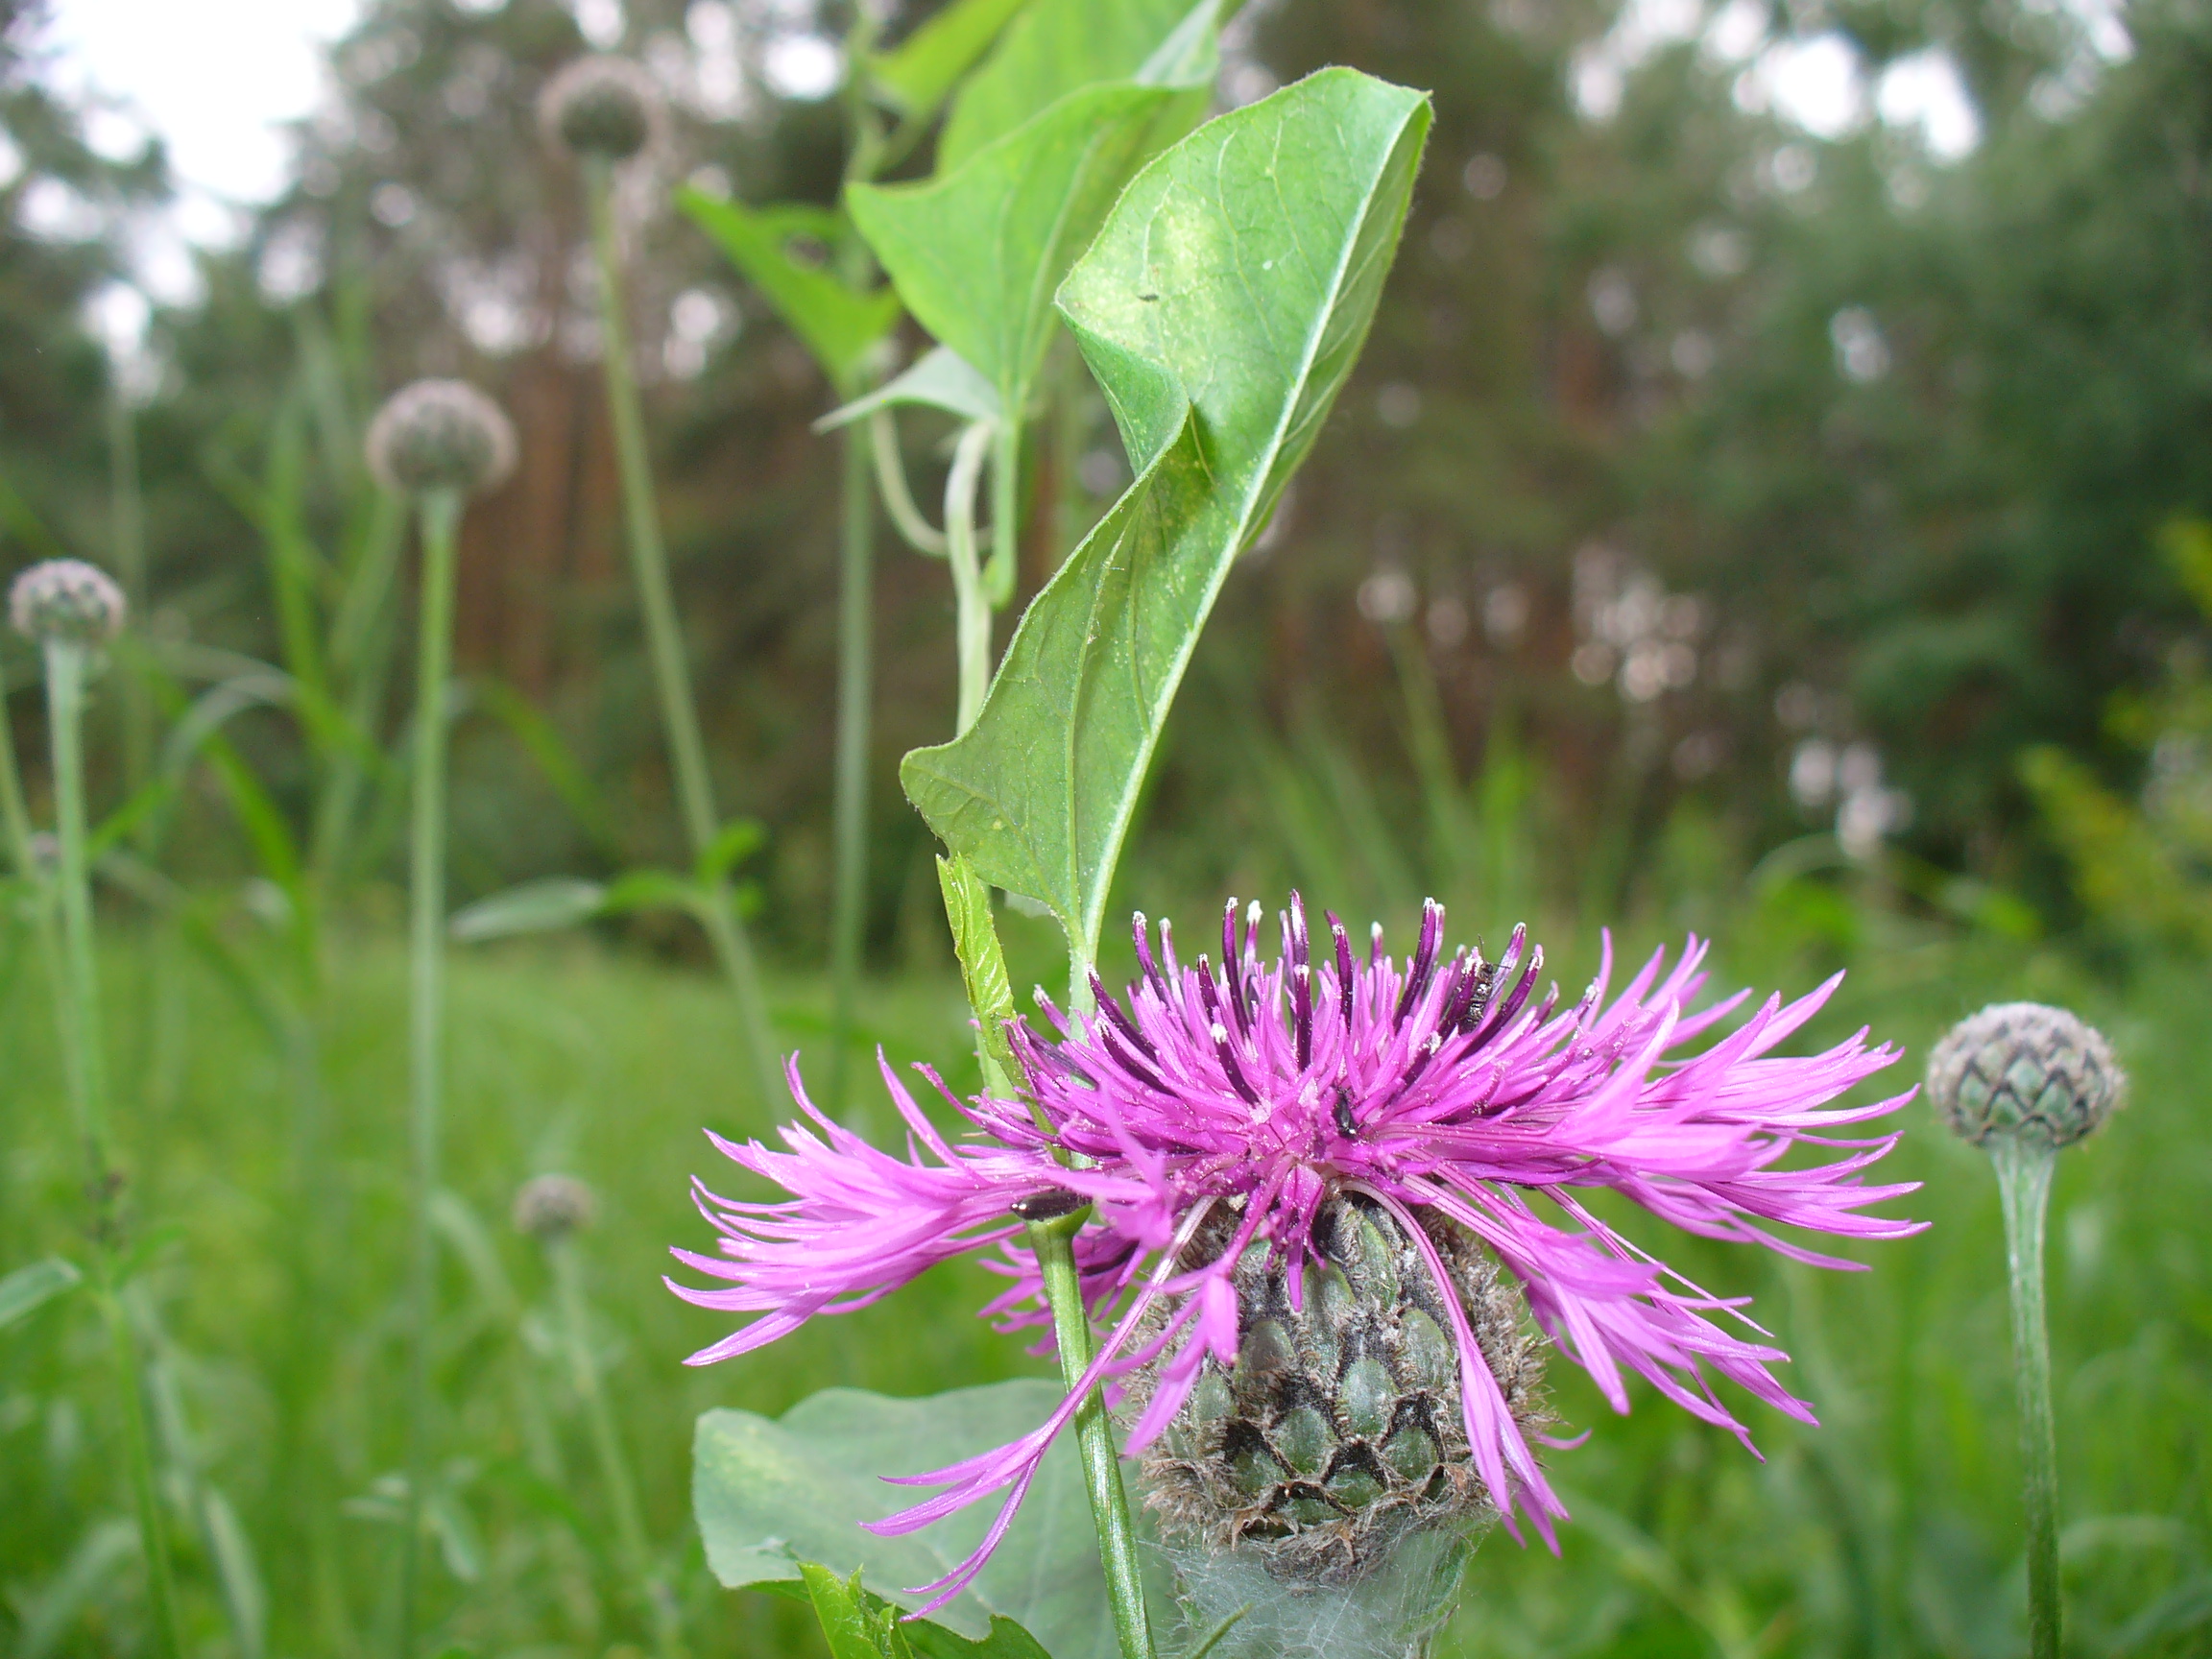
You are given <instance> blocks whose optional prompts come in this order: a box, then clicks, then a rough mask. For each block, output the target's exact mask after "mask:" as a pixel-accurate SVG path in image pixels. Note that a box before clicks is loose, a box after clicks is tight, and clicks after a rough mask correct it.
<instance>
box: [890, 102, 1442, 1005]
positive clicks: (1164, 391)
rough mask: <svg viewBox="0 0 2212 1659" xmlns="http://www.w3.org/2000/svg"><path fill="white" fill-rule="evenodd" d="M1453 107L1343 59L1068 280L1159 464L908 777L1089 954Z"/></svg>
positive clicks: (1157, 198)
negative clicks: (1140, 809) (1213, 640)
mask: <svg viewBox="0 0 2212 1659" xmlns="http://www.w3.org/2000/svg"><path fill="white" fill-rule="evenodd" d="M1429 118H1430V117H1429V106H1428V101H1427V100H1426V99H1425V98H1424V97H1423V96H1422V95H1421V94H1419V93H1416V92H1410V91H1407V90H1406V89H1405V88H1403V87H1398V86H1392V85H1389V84H1386V83H1384V82H1381V81H1376V80H1373V79H1371V78H1369V77H1367V76H1365V75H1360V74H1358V73H1356V72H1354V71H1352V70H1348V69H1328V70H1323V71H1322V72H1321V73H1319V74H1317V75H1313V76H1310V77H1309V78H1308V79H1306V80H1304V81H1301V82H1299V83H1298V84H1296V85H1294V86H1290V87H1286V89H1285V90H1283V91H1281V92H1279V93H1277V94H1276V95H1275V96H1274V97H1272V98H1269V99H1267V100H1265V101H1264V102H1263V103H1260V104H1255V105H1252V106H1250V107H1249V108H1243V109H1239V110H1238V111H1236V112H1235V113H1233V114H1229V115H1225V116H1223V117H1221V118H1220V119H1219V120H1217V121H1214V122H1210V123H1209V124H1208V125H1206V126H1205V127H1202V128H1200V129H1199V130H1198V131H1197V132H1194V133H1192V134H1191V135H1190V137H1188V138H1186V139H1185V140H1183V142H1182V143H1180V144H1178V145H1177V146H1176V147H1175V148H1174V149H1172V150H1170V151H1168V152H1167V153H1166V155H1164V156H1161V157H1160V158H1159V159H1158V160H1156V161H1154V162H1153V163H1152V164H1151V165H1150V166H1149V167H1147V168H1146V169H1145V170H1144V171H1143V172H1142V174H1140V175H1139V176H1138V178H1137V179H1136V180H1134V181H1133V182H1132V183H1131V184H1130V186H1129V188H1128V189H1127V190H1126V191H1125V192H1124V193H1123V195H1122V197H1121V200H1120V201H1119V203H1118V204H1116V206H1115V208H1114V211H1113V214H1112V216H1111V217H1110V218H1109V219H1108V220H1107V222H1106V225H1105V227H1104V228H1102V229H1101V230H1100V231H1099V233H1098V237H1097V240H1096V241H1095V242H1094V244H1093V245H1092V247H1091V251H1090V252H1088V253H1087V254H1085V255H1084V257H1083V259H1082V261H1081V262H1080V263H1079V264H1078V265H1077V266H1076V267H1075V269H1074V270H1073V271H1072V272H1071V273H1070V276H1069V277H1068V280H1067V282H1066V283H1065V284H1064V285H1063V287H1062V288H1061V291H1060V308H1061V311H1062V313H1063V314H1064V315H1065V316H1066V318H1067V320H1068V324H1069V326H1070V328H1071V329H1072V330H1073V331H1074V334H1075V337H1076V341H1077V343H1078V344H1079V345H1080V346H1081V347H1082V349H1083V354H1084V356H1085V358H1086V359H1087V360H1088V361H1089V363H1090V365H1091V369H1092V372H1093V373H1094V374H1095V375H1096V376H1097V378H1098V381H1099V384H1100V386H1101V387H1102V388H1103V389H1104V391H1105V393H1106V397H1107V401H1108V404H1109V406H1110V407H1111V408H1112V409H1113V411H1114V418H1115V420H1116V421H1117V422H1118V424H1119V426H1120V428H1121V436H1122V441H1123V443H1124V444H1125V445H1127V446H1128V449H1129V452H1130V456H1131V459H1132V461H1133V462H1134V463H1135V464H1136V465H1137V467H1138V468H1139V473H1138V477H1137V480H1136V482H1135V483H1134V484H1132V485H1131V486H1130V488H1129V491H1128V493H1126V494H1124V495H1123V496H1122V498H1121V499H1120V500H1119V501H1118V502H1117V503H1116V504H1115V506H1114V508H1113V510H1112V511H1111V512H1109V513H1108V514H1107V516H1106V517H1105V518H1103V519H1102V520H1101V521H1100V522H1099V524H1098V527H1097V528H1096V529H1095V530H1094V531H1093V532H1092V533H1091V535H1090V537H1089V538H1088V539H1086V540H1085V541H1084V543H1083V545H1082V546H1081V547H1079V548H1077V549H1076V550H1075V552H1074V553H1073V555H1071V556H1070V559H1069V561H1068V563H1067V564H1066V565H1063V566H1062V567H1061V569H1060V571H1059V573H1058V574H1057V575H1056V576H1054V577H1053V579H1052V580H1051V582H1050V583H1048V584H1047V585H1046V588H1045V590H1044V591H1043V592H1042V593H1040V594H1039V595H1038V596H1037V600H1036V602H1035V603H1034V604H1033V605H1032V606H1031V607H1030V608H1029V612H1028V613H1027V614H1026V615H1025V616H1024V617H1023V618H1022V625H1021V627H1020V628H1019V629H1018V630H1017V631H1016V633H1015V636H1014V639H1013V642H1012V643H1011V644H1010V645H1009V646H1008V647H1007V652H1006V659H1005V661H1003V662H1002V663H1001V664H1000V665H999V669H998V675H997V677H996V678H995V679H994V680H993V682H992V685H991V691H990V695H989V697H988V698H987V699H986V700H985V702H984V705H983V711H982V714H981V715H980V717H979V718H978V719H977V720H976V723H975V725H974V727H973V728H972V729H971V730H970V731H969V732H968V733H966V734H965V735H964V736H961V737H960V738H958V739H956V740H955V741H953V742H951V743H947V744H942V745H939V746H938V747H935V748H931V749H917V750H915V751H914V752H913V753H912V754H910V755H908V756H907V757H906V759H905V762H904V764H903V765H902V767H901V768H900V779H901V781H902V782H903V783H904V785H905V788H906V794H907V797H908V799H909V800H911V801H912V802H913V803H914V805H915V806H916V807H917V808H919V809H920V811H921V813H922V815H923V817H925V818H926V819H927V820H928V822H929V826H930V828H931V829H935V830H936V831H937V833H938V834H939V835H940V836H941V837H942V838H943V839H944V841H945V842H946V844H947V845H948V846H949V847H950V848H951V849H952V850H953V851H955V852H957V853H964V854H967V856H968V857H969V859H970V860H971V861H973V863H974V866H975V869H976V871H977V872H978V873H979V874H980V875H981V876H982V877H983V878H984V879H986V880H988V881H990V882H992V883H994V884H995V885H998V886H1000V887H1006V888H1009V889H1011V890H1013V891H1015V892H1017V893H1023V894H1026V895H1028V896H1029V897H1030V898H1032V899H1035V900H1038V901H1040V902H1043V903H1044V904H1046V905H1047V906H1048V907H1050V909H1051V910H1052V911H1053V912H1054V914H1055V915H1057V916H1058V917H1059V919H1060V922H1061V925H1062V926H1064V927H1065V928H1066V930H1067V932H1068V937H1069V941H1070V947H1071V948H1072V949H1074V950H1076V951H1077V952H1078V953H1079V955H1080V956H1081V958H1082V959H1083V960H1085V961H1088V960H1090V958H1091V957H1092V956H1093V955H1094V953H1095V951H1096V948H1097V939H1098V930H1099V925H1100V922H1101V920H1102V917H1103V915H1104V910H1105V904H1106V895H1107V889H1108V886H1109V885H1110V883H1111V881H1112V879H1113V874H1114V865H1115V860H1116V859H1117V857H1118V855H1119V852H1120V847H1121V841H1122V838H1123V836H1124V835H1125V834H1126V833H1127V830H1128V827H1129V820H1130V816H1131V814H1132V813H1133V812H1134V810H1135V808H1136V802H1137V794H1138V790H1139V788H1140V786H1141V785H1142V782H1143V779H1144V770H1145V767H1146V765H1147V764H1148V763H1149V762H1150V759H1151V757H1152V750H1153V747H1154V745H1155V744H1156V743H1157V742H1158V741H1159V736H1160V729H1161V727H1162V725H1163V724H1164V723H1165V721H1166V717H1167V709H1168V706H1169V704H1170V703H1171V702H1172V701H1173V699H1174V696H1175V690H1176V687H1177V685H1180V684H1181V681H1182V678H1183V671H1184V668H1185V667H1186V666H1187V664H1188V663H1189V661H1190V652H1191V650H1192V648H1193V647H1194V646H1195V645H1196V643H1197V639H1198V634H1199V630H1200V629H1201V628H1202V627H1204V625H1205V622H1206V617H1207V614H1208V613H1209V612H1210V611H1211V610H1212V609H1213V605H1214V595H1215V594H1216V593H1217V592H1218V591H1219V590H1220V587H1221V583H1222V581H1223V579H1224V578H1225V577H1226V576H1227V575H1228V571H1229V566H1230V565H1231V563H1232V562H1233V561H1234V560H1235V558H1236V556H1237V553H1238V550H1239V549H1240V548H1242V547H1243V546H1244V545H1245V544H1246V543H1247V542H1248V541H1250V540H1251V539H1252V538H1253V537H1254V536H1255V535H1257V534H1258V532H1259V531H1260V529H1261V528H1262V526H1263V525H1264V524H1265V522H1266V517H1267V515H1268V513H1269V512H1270V511H1271V510H1272V509H1273V506H1274V503H1275V500H1276V498H1277V497H1278V496H1279V495H1280V494H1281V493H1282V489H1283V486H1284V484H1285V483H1286V481H1287V480H1288V478H1289V476H1290V473H1291V472H1292V471H1293V470H1294V469H1296V467H1297V465H1298V463H1299V462H1300V461H1301V460H1303V459H1304V457H1305V455H1306V452H1307V451H1308V450H1309V449H1310V448H1311V447H1312V445H1313V440H1314V438H1315V436H1316V435H1317V433H1318V432H1319V430H1320V426H1321V422H1322V421H1323V419H1324V418H1325V417H1326V416H1327V414H1328V412H1329V407H1330V404H1331V402H1332V401H1333V400H1334V397H1335V395H1336V392H1337V390H1338V388H1340V387H1341V386H1342V385H1343V383H1344V379H1345V377H1346V375H1347V374H1349V373H1350V372H1351V369H1352V363H1353V360H1354V359H1355V358H1356V357H1357V356H1358V351H1359V347H1360V344H1361V342H1362V341H1363V340H1364V339H1365V337H1366V332H1367V325H1368V323H1369V322H1370V320H1371V319H1372V318H1373V316H1374V312H1375V303H1376V301H1377V299H1378V298H1379V297H1380V295H1381V293H1382V289H1383V278H1384V276H1386V275H1387V273H1388V271H1389V268H1390V258H1391V254H1392V252H1393V251H1394V250H1395V248H1396V246H1397V241H1398V234H1399V231H1400V229H1401V228H1403V226H1404V224H1405V217H1406V206H1407V199H1408V197H1409V194H1410V192H1411V189H1412V183H1413V174H1414V170H1415V168H1416V166H1417V165H1418V163H1419V159H1420V154H1421V144H1422V140H1423V139H1424V137H1425V136H1426V135H1427V132H1428V130H1429Z"/></svg>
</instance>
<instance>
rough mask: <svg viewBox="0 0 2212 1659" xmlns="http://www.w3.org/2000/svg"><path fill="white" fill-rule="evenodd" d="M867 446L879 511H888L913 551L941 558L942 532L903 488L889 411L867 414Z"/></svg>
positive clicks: (902, 464) (903, 477)
mask: <svg viewBox="0 0 2212 1659" xmlns="http://www.w3.org/2000/svg"><path fill="white" fill-rule="evenodd" d="M868 448H869V451H870V453H871V454H872V455H873V456H874V458H875V461H876V490H877V493H878V494H879V495H881V496H882V498H883V510H884V512H886V513H888V514H890V516H891V522H892V523H893V524H895V525H896V526H898V529H899V534H900V535H901V536H903V537H904V538H905V539H906V544H907V545H908V546H910V547H912V548H913V549H914V551H915V552H917V553H922V554H926V555H927V556H928V557H929V558H932V559H942V558H944V557H945V553H946V546H945V532H944V531H942V530H940V529H938V528H937V527H936V526H935V525H933V524H931V523H930V522H929V520H928V519H926V518H925V517H922V509H921V508H919V507H917V506H916V505H915V504H914V492H913V491H912V490H911V489H909V488H908V487H907V483H906V463H905V462H904V461H903V460H902V459H901V457H900V454H899V423H898V421H896V420H895V419H893V417H892V414H891V411H890V410H888V409H877V410H872V411H871V412H870V413H869V416H868Z"/></svg>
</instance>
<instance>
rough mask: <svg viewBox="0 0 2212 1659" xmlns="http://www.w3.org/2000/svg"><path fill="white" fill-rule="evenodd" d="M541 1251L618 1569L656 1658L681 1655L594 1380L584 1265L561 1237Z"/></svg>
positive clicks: (679, 1634) (672, 1615) (672, 1612)
mask: <svg viewBox="0 0 2212 1659" xmlns="http://www.w3.org/2000/svg"><path fill="white" fill-rule="evenodd" d="M545 1254H546V1255H547V1256H548V1257H549V1258H550V1259H551V1262H552V1267H553V1290H554V1295H555V1297H556V1298H557V1299H558V1302H559V1307H560V1316H561V1346H562V1348H563V1350H564V1351H565V1355H566V1358H567V1361H568V1377H569V1382H570V1383H571V1384H572V1385H573V1386H574V1388H575V1390H576V1394H577V1397H578V1398H579V1399H581V1400H582V1401H583V1402H584V1415H585V1417H586V1419H587V1420H588V1421H589V1424H590V1427H591V1449H592V1453H593V1455H595V1456H596V1457H597V1459H598V1462H599V1479H601V1481H603V1482H604V1483H605V1485H606V1488H607V1502H608V1506H609V1507H610V1508H611V1509H612V1510H613V1515H614V1542H615V1547H616V1548H617V1549H619V1550H620V1551H622V1566H623V1570H624V1571H625V1572H626V1573H628V1574H629V1575H630V1579H631V1582H632V1584H633V1585H634V1586H635V1587H636V1589H637V1593H638V1595H639V1596H640V1597H641V1598H642V1599H643V1600H644V1602H645V1605H646V1614H647V1617H648V1618H650V1619H651V1621H652V1623H653V1650H654V1651H655V1652H656V1653H658V1654H659V1655H661V1659H680V1656H681V1655H682V1654H683V1652H684V1635H683V1629H682V1626H681V1624H680V1623H679V1620H678V1614H677V1608H676V1599H675V1597H674V1595H673V1594H672V1593H671V1591H670V1590H669V1587H668V1584H667V1581H666V1579H665V1578H664V1577H663V1576H662V1575H661V1572H660V1570H659V1568H657V1567H656V1566H655V1565H654V1561H653V1549H652V1546H651V1545H650V1544H648V1543H647V1542H646V1538H645V1523H644V1520H643V1518H642V1515H641V1512H640V1510H639V1508H638V1504H637V1481H636V1479H633V1477H632V1475H631V1472H630V1459H629V1456H628V1455H627V1454H625V1452H624V1451H623V1449H622V1437H621V1435H620V1434H619V1433H618V1432H617V1431H616V1430H615V1427H614V1413H613V1410H612V1409H611V1408H610V1407H608V1404H607V1391H606V1390H605V1389H604V1388H602V1387H601V1386H600V1383H599V1362H598V1359H597V1358H596V1357H595V1356H594V1355H593V1354H592V1352H591V1327H590V1319H589V1309H588V1306H587V1304H586V1301H585V1296H584V1272H583V1263H582V1262H580V1261H579V1260H578V1259H577V1255H576V1246H575V1245H574V1243H573V1242H571V1241H570V1240H569V1239H566V1238H554V1239H551V1240H548V1241H547V1243H546V1246H545Z"/></svg>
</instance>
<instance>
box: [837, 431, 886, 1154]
mask: <svg viewBox="0 0 2212 1659" xmlns="http://www.w3.org/2000/svg"><path fill="white" fill-rule="evenodd" d="M873 446H874V435H873V433H872V431H871V429H870V428H869V426H868V425H866V424H865V423H858V424H854V425H853V426H850V427H848V428H847V429H846V431H845V435H844V442H843V449H844V454H843V463H844V475H843V478H842V480H841V491H842V493H841V497H840V500H839V505H838V513H839V517H840V519H841V522H840V525H839V531H838V551H837V762H836V795H835V801H834V804H833V805H832V807H831V813H832V825H831V828H832V831H833V834H832V841H833V852H834V858H835V880H834V885H833V887H832V889H831V893H830V906H829V912H830V913H829V1016H830V1038H831V1041H830V1045H829V1102H830V1110H831V1111H833V1112H836V1113H839V1114H842V1113H843V1112H844V1111H845V1108H846V1094H847V1090H848V1087H849V1073H850V1071H851V1070H852V1047H853V1027H854V1011H855V1008H856V1005H857V1003H858V1001H859V985H860V940H861V934H862V931H863V929H864V926H865V924H866V921H867V911H868V746H869V745H868V727H869V712H870V708H869V706H870V703H871V701H872V700H873V698H874V696H875V689H874V673H873V670H874V667H875V655H876V654H875V649H874V637H875V632H876V581H875V572H876V517H875V511H874V509H875V502H874V499H873V492H872V491H871V489H870V485H869V476H868V474H869V470H870V467H871V456H870V451H871V449H872V448H873Z"/></svg>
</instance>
